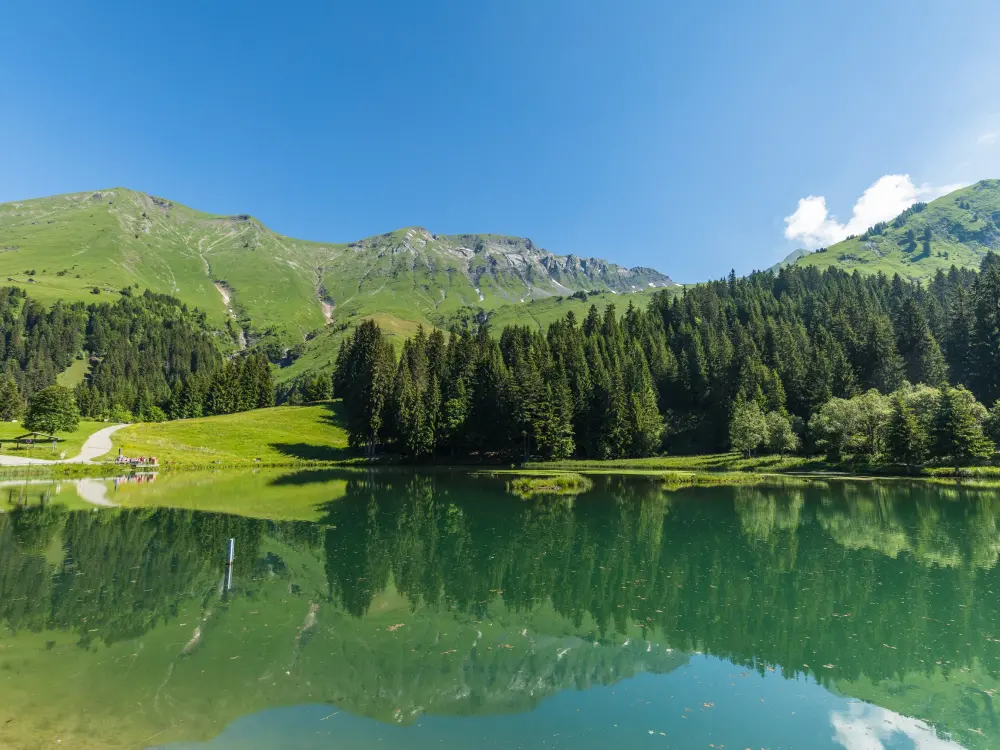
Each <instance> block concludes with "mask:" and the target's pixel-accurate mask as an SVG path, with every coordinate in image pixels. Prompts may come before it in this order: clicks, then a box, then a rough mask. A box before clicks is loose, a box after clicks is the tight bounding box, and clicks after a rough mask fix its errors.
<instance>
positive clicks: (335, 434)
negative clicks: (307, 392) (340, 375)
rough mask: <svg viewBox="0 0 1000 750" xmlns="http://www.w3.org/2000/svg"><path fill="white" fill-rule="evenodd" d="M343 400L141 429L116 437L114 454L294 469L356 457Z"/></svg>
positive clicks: (184, 463) (179, 464)
mask: <svg viewBox="0 0 1000 750" xmlns="http://www.w3.org/2000/svg"><path fill="white" fill-rule="evenodd" d="M343 424H344V420H343V415H342V408H341V404H340V402H339V401H329V402H323V403H318V404H312V405H309V406H276V407H274V408H271V409H255V410H253V411H246V412H240V413H238V414H225V415H221V416H217V417H202V418H200V419H180V420H177V421H173V422H160V423H156V424H150V423H147V424H137V425H132V426H131V427H126V428H125V429H123V430H119V431H118V432H116V433H115V434H114V437H113V440H114V445H115V449H116V450H115V451H114V453H117V449H118V448H121V449H122V451H123V452H124V453H125V455H127V456H156V457H157V458H158V459H159V462H160V465H161V466H163V467H167V468H170V467H173V468H183V467H196V466H212V465H222V466H237V467H238V466H244V465H271V466H278V465H282V466H289V465H298V464H308V463H329V462H335V461H347V460H351V459H352V458H354V456H353V454H351V453H349V452H348V450H347V431H346V430H345V429H344V427H343Z"/></svg>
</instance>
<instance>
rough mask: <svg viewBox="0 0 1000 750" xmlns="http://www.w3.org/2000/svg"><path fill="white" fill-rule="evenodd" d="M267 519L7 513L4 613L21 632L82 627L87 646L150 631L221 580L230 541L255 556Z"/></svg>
mask: <svg viewBox="0 0 1000 750" xmlns="http://www.w3.org/2000/svg"><path fill="white" fill-rule="evenodd" d="M264 525H265V522H262V521H256V520H252V519H246V518H241V517H238V516H225V515H218V514H209V513H196V512H193V511H182V510H140V511H115V512H102V513H91V512H74V513H67V512H66V511H65V510H64V509H62V508H59V507H58V506H50V507H32V508H25V509H19V510H15V511H13V512H11V513H7V514H2V515H0V620H3V621H5V622H6V623H7V624H8V626H9V627H10V628H11V629H13V630H17V629H18V628H21V627H27V628H30V629H32V630H40V629H42V628H45V627H49V628H66V629H69V630H76V631H78V632H79V633H80V635H81V639H82V642H84V643H86V642H87V641H89V640H91V639H92V638H95V637H96V638H100V639H102V640H104V641H105V642H107V643H111V642H114V641H117V640H121V639H123V638H130V637H135V636H138V635H141V634H142V633H143V632H145V631H146V630H148V629H149V628H150V627H153V626H154V625H155V624H156V622H157V621H159V620H161V619H162V618H163V617H165V616H168V615H170V614H172V613H174V612H175V611H176V608H177V605H178V604H179V602H181V601H182V600H184V599H186V598H188V597H190V596H192V595H194V594H196V592H198V591H202V592H205V591H210V590H211V589H212V587H213V586H215V585H216V584H217V582H218V580H219V577H220V575H221V573H220V571H221V567H222V561H223V557H222V556H223V551H224V544H225V541H226V539H228V538H230V537H235V538H236V540H237V549H239V550H240V552H241V554H245V555H247V556H248V557H249V559H253V557H255V556H256V550H257V547H258V545H259V542H260V537H261V533H262V529H263V527H264ZM57 532H58V533H59V534H60V535H61V542H62V544H61V546H62V550H63V552H62V555H63V556H62V560H61V562H60V563H59V564H58V565H56V566H55V567H54V568H53V566H52V565H51V564H49V563H48V562H47V561H46V559H45V557H44V555H43V551H44V550H43V548H44V547H47V546H51V542H52V537H53V536H54V535H55V534H56V533H57Z"/></svg>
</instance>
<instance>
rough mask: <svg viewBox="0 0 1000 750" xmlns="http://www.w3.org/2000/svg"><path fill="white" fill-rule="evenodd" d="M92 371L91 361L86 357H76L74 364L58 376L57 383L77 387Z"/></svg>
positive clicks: (66, 386) (67, 386) (64, 386)
mask: <svg viewBox="0 0 1000 750" xmlns="http://www.w3.org/2000/svg"><path fill="white" fill-rule="evenodd" d="M89 372H90V362H88V361H87V360H86V359H84V358H82V357H81V358H80V359H74V360H73V364H71V365H70V366H69V367H67V368H66V369H65V370H63V371H62V372H61V373H59V374H58V375H57V376H56V383H57V384H59V385H61V386H62V387H63V388H76V387H77V386H78V385H80V383H82V382H83V379H84V378H85V377H86V376H87V373H89Z"/></svg>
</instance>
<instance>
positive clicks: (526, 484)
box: [507, 474, 594, 499]
mask: <svg viewBox="0 0 1000 750" xmlns="http://www.w3.org/2000/svg"><path fill="white" fill-rule="evenodd" d="M593 486H594V483H593V482H591V481H590V480H589V479H587V477H585V476H583V475H582V474H542V475H538V474H536V475H531V476H523V477H518V478H517V479H513V480H511V481H510V482H508V483H507V490H508V491H509V492H513V493H514V494H515V495H518V496H519V497H522V498H525V499H527V498H530V497H534V496H536V495H579V494H580V493H581V492H586V491H587V490H589V489H590V488H591V487H593Z"/></svg>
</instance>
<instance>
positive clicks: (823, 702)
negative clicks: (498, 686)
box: [169, 655, 960, 750]
mask: <svg viewBox="0 0 1000 750" xmlns="http://www.w3.org/2000/svg"><path fill="white" fill-rule="evenodd" d="M831 721H832V722H833V729H834V731H832V732H831V729H830V724H831ZM712 746H714V747H716V748H720V747H727V748H747V747H752V748H755V749H756V748H807V749H808V750H822V749H824V748H826V749H827V750H842V749H843V748H848V750H897V749H898V750H901V749H902V748H914V749H915V750H960V746H959V745H957V744H955V743H954V742H948V741H945V740H940V739H938V738H937V737H936V736H935V735H934V731H933V729H932V728H931V727H929V726H928V725H926V724H924V723H923V722H921V721H917V720H915V719H909V718H906V717H904V716H900V715H899V714H896V713H893V712H891V711H886V710H884V709H881V708H878V707H877V706H871V705H868V704H862V703H858V702H856V701H852V700H850V699H848V698H844V697H842V696H839V695H835V694H833V693H831V692H829V691H828V690H826V689H825V688H824V687H822V686H821V685H819V684H817V683H816V682H815V681H814V680H812V679H805V678H798V679H795V678H793V679H785V678H784V677H783V676H782V675H781V674H780V672H770V671H765V674H764V676H761V675H760V674H758V673H757V672H755V671H752V670H749V669H745V668H743V667H738V666H734V665H733V664H731V663H730V662H728V661H725V660H722V659H718V658H714V657H710V656H702V655H692V656H691V658H690V660H689V661H688V663H686V664H684V665H682V666H680V667H679V668H678V669H676V670H674V671H672V672H669V673H667V674H661V675H654V674H643V675H639V676H637V677H634V678H632V679H627V680H623V681H621V682H619V683H617V684H615V685H609V686H599V687H592V688H590V689H586V690H564V691H562V692H560V693H558V694H556V695H554V696H552V697H551V698H548V699H546V700H543V701H542V702H541V704H540V705H539V706H538V707H537V708H536V709H535V710H533V711H528V712H521V713H513V714H501V715H484V716H461V717H458V716H428V715H425V716H421V717H419V718H418V719H417V720H416V721H415V722H414V723H412V724H409V725H402V726H401V725H396V724H392V723H386V722H380V721H377V720H374V719H369V718H363V717H359V716H354V715H351V714H350V713H349V712H347V711H344V710H340V709H338V708H337V707H335V706H325V705H309V706H296V707H290V708H275V709H272V710H268V711H261V712H259V713H256V714H253V715H251V716H246V717H244V718H242V719H239V720H237V721H235V722H233V723H232V724H231V725H229V726H228V727H227V728H226V729H225V731H223V732H222V733H221V734H220V735H219V736H218V737H216V738H215V739H213V740H211V741H210V742H207V743H204V744H198V743H191V744H179V745H171V746H169V748H170V750H272V749H277V748H289V747H295V748H301V749H302V750H320V748H323V749H324V750H329V749H334V750H355V749H357V750H361V749H362V748H370V747H386V748H395V747H405V748H407V750H431V749H432V748H433V749H434V750H457V749H458V748H463V749H464V748H470V747H473V748H478V749H479V750H491V749H492V748H519V749H521V750H525V749H529V748H546V750H556V749H565V750H607V748H609V747H613V748H623V749H624V750H630V749H631V748H642V749H643V750H645V749H646V748H649V749H651V750H654V749H656V748H663V750H668V749H671V748H698V747H704V748H708V747H712Z"/></svg>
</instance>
